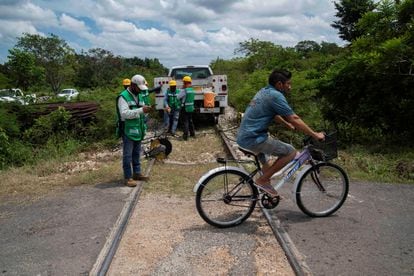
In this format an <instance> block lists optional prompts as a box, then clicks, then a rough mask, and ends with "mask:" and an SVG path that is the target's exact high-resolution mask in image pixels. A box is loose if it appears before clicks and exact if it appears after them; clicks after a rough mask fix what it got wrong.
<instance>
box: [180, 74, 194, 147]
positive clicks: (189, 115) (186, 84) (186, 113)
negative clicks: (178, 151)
mask: <svg viewBox="0 0 414 276" xmlns="http://www.w3.org/2000/svg"><path fill="white" fill-rule="evenodd" d="M178 99H179V100H180V101H181V103H182V107H183V108H182V116H183V123H184V133H183V139H184V140H187V139H188V132H190V136H192V137H194V136H195V132H194V124H193V113H194V89H193V87H192V86H191V77H190V76H185V77H184V78H183V89H181V91H180V93H179V94H178Z"/></svg>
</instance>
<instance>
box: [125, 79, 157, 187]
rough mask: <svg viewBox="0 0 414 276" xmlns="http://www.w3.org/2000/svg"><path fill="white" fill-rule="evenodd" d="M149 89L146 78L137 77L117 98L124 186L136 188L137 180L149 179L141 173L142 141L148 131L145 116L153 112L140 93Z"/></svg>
mask: <svg viewBox="0 0 414 276" xmlns="http://www.w3.org/2000/svg"><path fill="white" fill-rule="evenodd" d="M147 89H148V87H147V86H146V85H145V78H144V77H143V76H141V75H135V76H133V77H132V79H131V84H130V86H129V87H127V88H126V89H125V90H124V91H122V92H121V93H120V94H119V96H118V97H117V114H118V117H119V121H120V122H121V127H119V129H120V130H119V132H120V135H121V137H122V142H123V152H122V168H123V172H124V184H125V185H127V186H129V187H135V186H136V185H137V180H141V181H146V180H148V177H147V176H144V175H142V173H141V162H140V154H141V141H142V140H143V139H144V137H145V132H146V129H147V126H146V124H145V115H144V114H145V113H148V112H150V111H151V107H150V106H147V105H145V104H144V102H143V100H142V99H141V100H140V92H141V91H144V90H147ZM131 166H132V169H131Z"/></svg>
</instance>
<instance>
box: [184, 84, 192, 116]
mask: <svg viewBox="0 0 414 276" xmlns="http://www.w3.org/2000/svg"><path fill="white" fill-rule="evenodd" d="M185 92H186V95H185V103H184V106H185V111H186V112H194V89H193V88H192V87H187V88H185Z"/></svg>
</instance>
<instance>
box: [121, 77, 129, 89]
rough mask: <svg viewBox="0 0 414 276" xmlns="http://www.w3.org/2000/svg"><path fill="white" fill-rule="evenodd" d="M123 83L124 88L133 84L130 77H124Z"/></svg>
mask: <svg viewBox="0 0 414 276" xmlns="http://www.w3.org/2000/svg"><path fill="white" fill-rule="evenodd" d="M122 85H123V86H124V89H127V88H128V87H129V86H130V85H131V80H130V79H123V80H122Z"/></svg>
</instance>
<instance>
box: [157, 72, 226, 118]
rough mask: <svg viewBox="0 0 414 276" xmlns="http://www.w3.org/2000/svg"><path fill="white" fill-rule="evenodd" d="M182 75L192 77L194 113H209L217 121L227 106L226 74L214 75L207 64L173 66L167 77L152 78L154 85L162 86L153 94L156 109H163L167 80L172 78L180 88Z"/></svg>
mask: <svg viewBox="0 0 414 276" xmlns="http://www.w3.org/2000/svg"><path fill="white" fill-rule="evenodd" d="M184 76H190V77H191V79H192V86H193V89H194V92H195V97H194V107H195V113H198V114H207V115H210V116H212V117H213V118H214V120H215V122H217V121H218V116H219V115H220V114H224V110H225V108H226V107H227V101H228V98H227V97H228V94H227V93H228V87H227V76H226V75H214V74H213V71H212V70H211V68H210V66H208V65H182V66H174V67H171V69H170V70H169V72H168V76H167V77H156V78H154V86H162V88H161V91H160V92H159V93H157V94H156V95H155V102H156V109H157V110H163V109H164V94H165V91H166V90H167V88H168V82H169V81H170V80H173V79H174V80H175V81H176V82H177V89H181V88H182V86H183V82H182V79H183V77H184Z"/></svg>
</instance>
